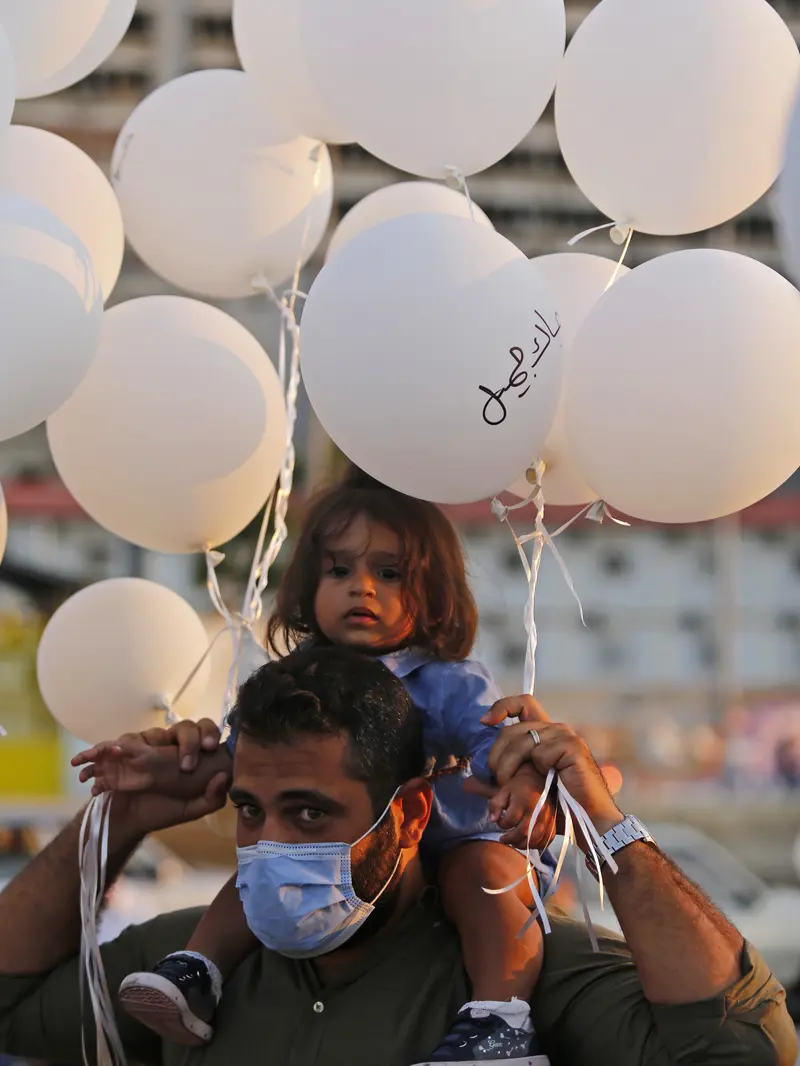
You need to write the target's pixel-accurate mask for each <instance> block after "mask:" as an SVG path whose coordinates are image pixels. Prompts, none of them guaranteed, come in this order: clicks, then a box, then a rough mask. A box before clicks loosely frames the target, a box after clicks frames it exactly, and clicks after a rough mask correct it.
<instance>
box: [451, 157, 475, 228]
mask: <svg viewBox="0 0 800 1066" xmlns="http://www.w3.org/2000/svg"><path fill="white" fill-rule="evenodd" d="M444 169H445V172H446V173H447V178H446V179H445V180H446V183H447V184H448V185H449V186H450V188H451V189H458V190H459V192H462V193H463V194H464V196H466V198H467V207H468V209H469V217H470V218H471V219H472V221H473V222H474V221H475V207H474V204H473V203H472V197H471V196H470V193H469V185H467V178H466V175H465V174H464V171H463V170H461V169H459V167H453V166H448V167H445V168H444Z"/></svg>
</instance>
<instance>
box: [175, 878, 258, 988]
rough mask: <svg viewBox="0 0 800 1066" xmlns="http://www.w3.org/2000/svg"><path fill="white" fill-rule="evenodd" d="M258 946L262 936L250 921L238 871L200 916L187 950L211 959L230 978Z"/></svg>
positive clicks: (224, 978)
mask: <svg viewBox="0 0 800 1066" xmlns="http://www.w3.org/2000/svg"><path fill="white" fill-rule="evenodd" d="M257 947H258V940H256V938H255V937H254V936H253V934H252V933H251V932H250V929H249V927H248V925H247V920H246V919H245V916H244V909H243V907H242V903H241V900H240V899H239V890H238V889H237V888H236V876H235V875H234V876H233V877H232V878H231V879H230V881H228V882H226V884H225V886H224V888H222V889H221V890H220V892H219V894H218V895H217V897H216V899H215V900H214V902H213V903H212V904H211V906H210V907H209V908H208V910H207V911H206V912H205V914H204V915H203V917H202V918H201V919H200V924H199V925H198V926H197V928H196V929H195V931H194V933H192V937H191V940H190V941H189V943H188V944H187V945H186V950H187V951H193V952H195V953H196V954H198V955H202V956H203V957H204V958H206V959H210V960H211V962H213V963H214V965H215V966H216V967H217V969H218V970H219V972H220V976H221V977H222V980H223V981H227V979H228V978H229V977H230V975H231V974H232V973H233V971H234V970H235V969H236V967H237V966H238V965H239V963H240V962H241V961H242V960H243V959H244V958H246V957H247V956H248V955H249V954H250V952H251V951H255V949H256V948H257Z"/></svg>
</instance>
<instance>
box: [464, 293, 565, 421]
mask: <svg viewBox="0 0 800 1066" xmlns="http://www.w3.org/2000/svg"><path fill="white" fill-rule="evenodd" d="M535 314H536V317H537V318H538V319H539V323H540V324H539V325H537V326H536V332H537V333H540V334H541V335H542V336H543V337H544V338H545V344H544V347H542V343H541V341H540V340H539V338H538V337H534V338H533V343H534V349H533V352H532V355H533V362H532V363H531V364H530V368H529V369H530V370H534V369H535V368H536V367H537V366H538V365H539V362H540V361H541V359H542V356H543V355H544V353H545V352H546V351H547V349H548V348H549V347H550V345H551V344H552V343H553V341H554V340H555V338H556V337H557V336H558V335H559V333H560V332H561V319H560V318H559V317H558V314H556V315H555V321H556V325H555V329H553V328H552V327H551V326H550V325H548V323H547V320H546V319H545V317H544V315H542V314H540V313H539V312H538V311H536V312H535ZM509 354H510V356H511V358H512V359H513V360H514V369H513V370H512V371H511V373H510V374H509V376H508V382H507V383H506V384H505V385H504V386H503V387H502V388H501V389H490V388H488V387H487V386H486V385H479V386H478V391H479V392H482V393H484V394H485V395H486V396H488V397H489V399H488V400H487V401H486V403H485V404H484V405H483V420H484V422H485V423H486V424H487V425H488V426H500V425H502V424H503V422H505V420H506V418H507V417H508V408H507V407H506V403H505V399H504V397H505V395H506V393H508V392H510V391H511V390H512V389H514V390H516V392H517V398H518V399H520V400H521V399H522V398H523V396H527V395H528V393H529V392H530V389H531V386H530V384H529V383H528V370H523V369H522V364H523V363H524V361H525V352H524V351H523V350H522V348H518V347H514V348H511V349H509ZM533 376H534V377H536V375H535V374H534V375H533ZM523 386H525V388H523ZM520 390H522V391H520Z"/></svg>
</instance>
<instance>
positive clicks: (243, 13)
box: [233, 0, 355, 144]
mask: <svg viewBox="0 0 800 1066" xmlns="http://www.w3.org/2000/svg"><path fill="white" fill-rule="evenodd" d="M300 9H301V3H300V0H295V2H287V0H234V2H233V39H234V42H235V44H236V51H237V52H238V54H239V62H240V63H241V64H242V67H243V68H244V70H245V71H246V72H247V74H248V75H249V77H250V80H251V82H252V84H253V90H254V92H255V94H256V99H257V101H258V105H259V107H261V108H263V109H264V111H265V113H266V114H267V115H268V116H270V118H272V119H274V120H276V121H277V122H279V123H280V126H279V128H281V129H282V130H283V132H284V139H285V140H291V139H292V138H294V137H299V136H301V135H304V136H306V137H314V138H316V139H317V140H320V141H327V142H328V144H347V143H348V142H349V141H353V140H355V138H354V137H353V136H351V134H350V132H349V130H347V129H345V127H344V126H343V125H342V124H341V123H340V122H337V120H336V117H335V116H334V115H333V113H332V112H331V110H330V108H329V106H328V104H327V103H326V101H325V99H324V97H323V96H322V94H321V93H320V92H319V91H318V89H317V87H316V86H315V84H314V81H313V79H312V77H311V72H310V70H309V66H308V59H307V57H306V54H305V49H304V47H303V38H302V31H301V22H300Z"/></svg>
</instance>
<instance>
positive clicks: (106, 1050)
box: [78, 792, 125, 1066]
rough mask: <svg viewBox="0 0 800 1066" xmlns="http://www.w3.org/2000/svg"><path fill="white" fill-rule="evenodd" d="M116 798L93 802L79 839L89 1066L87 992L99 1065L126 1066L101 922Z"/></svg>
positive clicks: (82, 983) (83, 1038)
mask: <svg viewBox="0 0 800 1066" xmlns="http://www.w3.org/2000/svg"><path fill="white" fill-rule="evenodd" d="M112 795H113V794H112V793H109V792H107V793H104V794H103V795H101V796H95V797H94V798H93V799H91V800H90V801H89V804H88V805H87V807H86V811H85V812H84V815H83V821H82V823H81V830H80V837H79V840H78V867H79V870H80V896H79V901H80V913H81V928H82V934H81V952H80V954H81V979H80V997H81V1044H82V1051H83V1061H84V1063H85V1064H86V1066H89V1056H88V1055H87V1051H86V1030H85V1025H84V1013H83V1009H84V1003H85V994H86V992H88V995H89V1000H90V1002H91V1007H92V1015H93V1017H94V1023H95V1037H96V1063H97V1066H124V1063H125V1052H124V1049H123V1046H122V1039H121V1037H120V1035H119V1030H118V1029H117V1022H116V1018H115V1015H114V1008H113V1006H112V999H111V995H110V992H109V988H108V981H107V980H106V973H105V967H104V966H103V957H102V954H101V952H100V940H99V936H98V919H99V917H100V910H101V908H102V905H103V898H104V896H105V886H106V874H107V869H108V830H109V816H110V811H111V803H112Z"/></svg>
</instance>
